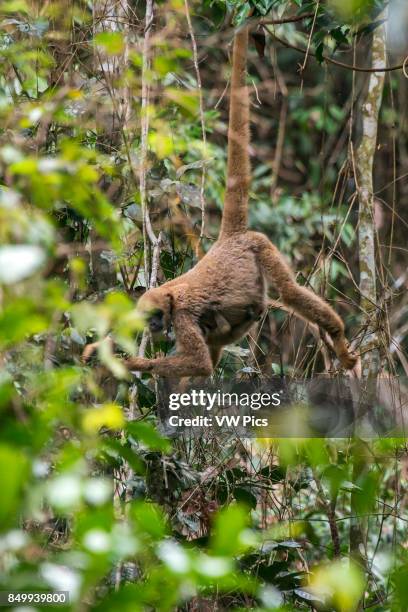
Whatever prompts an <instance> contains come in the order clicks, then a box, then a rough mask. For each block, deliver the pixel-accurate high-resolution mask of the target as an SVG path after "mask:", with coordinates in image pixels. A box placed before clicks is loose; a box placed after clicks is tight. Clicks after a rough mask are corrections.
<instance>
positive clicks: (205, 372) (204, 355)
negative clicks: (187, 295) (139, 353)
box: [125, 312, 213, 378]
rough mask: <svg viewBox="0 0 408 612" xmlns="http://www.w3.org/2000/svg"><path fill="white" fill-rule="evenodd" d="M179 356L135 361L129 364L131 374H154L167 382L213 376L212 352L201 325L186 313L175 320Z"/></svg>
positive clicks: (180, 314)
mask: <svg viewBox="0 0 408 612" xmlns="http://www.w3.org/2000/svg"><path fill="white" fill-rule="evenodd" d="M173 323H174V331H175V334H176V353H177V354H176V355H172V356H170V357H157V358H156V359H146V358H144V357H134V358H131V359H128V360H127V361H125V366H126V367H127V368H128V369H129V370H136V371H139V372H151V373H152V374H157V375H158V376H165V377H167V378H172V377H174V378H180V377H182V376H209V375H210V374H211V373H212V371H213V364H212V361H211V356H210V351H209V349H208V346H207V344H206V343H205V340H204V337H203V335H202V333H201V330H200V328H199V326H198V325H197V323H196V322H195V321H193V319H192V318H191V317H190V316H189V315H188V314H186V313H182V312H179V313H177V314H176V315H175V316H174V320H173Z"/></svg>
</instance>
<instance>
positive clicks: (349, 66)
mask: <svg viewBox="0 0 408 612" xmlns="http://www.w3.org/2000/svg"><path fill="white" fill-rule="evenodd" d="M263 27H264V28H265V30H267V31H268V32H269V34H270V35H271V36H273V38H275V40H277V41H278V42H280V43H281V45H283V46H284V47H288V49H294V50H295V51H298V52H299V53H303V54H306V49H302V48H301V47H297V46H296V45H293V44H292V43H289V42H288V41H287V40H284V39H283V38H281V37H280V36H277V34H275V32H272V31H271V30H270V29H269V28H268V27H267V26H263ZM309 55H311V56H312V57H316V53H314V52H313V51H309ZM322 58H323V60H324V61H325V62H329V63H330V64H334V65H335V66H340V68H346V69H347V70H354V71H355V72H392V71H393V70H404V67H405V66H406V63H407V61H408V57H407V58H405V60H404V62H403V63H402V64H398V65H396V66H383V67H382V68H362V67H361V66H355V65H352V64H345V63H344V62H339V61H338V60H335V59H333V58H331V57H328V56H327V55H324V54H323V55H322ZM407 78H408V76H407Z"/></svg>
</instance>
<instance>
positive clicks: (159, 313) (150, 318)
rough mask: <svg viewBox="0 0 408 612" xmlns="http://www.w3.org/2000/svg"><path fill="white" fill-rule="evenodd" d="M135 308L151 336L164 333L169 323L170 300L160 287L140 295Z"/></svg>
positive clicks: (169, 296) (168, 294) (168, 295)
mask: <svg viewBox="0 0 408 612" xmlns="http://www.w3.org/2000/svg"><path fill="white" fill-rule="evenodd" d="M137 308H138V310H139V311H140V312H141V314H142V315H143V317H144V318H145V320H146V322H147V324H148V326H149V329H150V331H151V332H152V334H158V333H160V332H163V331H166V330H167V329H168V328H169V327H170V323H171V310H172V298H171V295H170V293H168V292H167V291H165V290H164V289H163V288H162V287H155V288H154V289H149V291H146V293H144V294H143V295H142V297H141V298H140V299H139V301H138V303H137Z"/></svg>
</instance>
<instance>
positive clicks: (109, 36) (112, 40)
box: [94, 32, 125, 55]
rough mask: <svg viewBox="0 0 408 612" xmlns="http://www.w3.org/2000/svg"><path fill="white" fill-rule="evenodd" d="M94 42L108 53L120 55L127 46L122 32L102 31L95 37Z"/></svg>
mask: <svg viewBox="0 0 408 612" xmlns="http://www.w3.org/2000/svg"><path fill="white" fill-rule="evenodd" d="M94 42H95V44H96V45H98V46H99V47H102V48H103V50H104V51H105V52H106V53H107V54H108V55H120V54H121V53H123V50H124V48H125V43H124V39H123V35H122V34H121V33H120V32H100V33H99V34H96V36H95V37H94Z"/></svg>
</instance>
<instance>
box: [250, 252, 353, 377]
mask: <svg viewBox="0 0 408 612" xmlns="http://www.w3.org/2000/svg"><path fill="white" fill-rule="evenodd" d="M259 257H260V262H261V265H262V268H263V270H264V272H265V274H266V276H267V278H268V280H269V281H270V282H271V283H272V284H273V286H274V287H275V288H276V289H277V290H278V291H279V293H280V296H281V299H282V301H283V302H284V303H285V304H286V305H287V306H289V307H290V308H292V309H293V310H294V311H295V312H296V313H298V314H299V315H300V316H301V317H302V318H304V319H306V320H307V321H311V322H312V323H316V324H317V325H318V326H319V327H321V328H322V329H324V330H325V331H326V332H327V333H328V334H329V336H330V337H331V338H332V340H333V348H334V350H335V352H336V355H337V357H338V358H339V360H340V363H341V365H342V366H343V367H344V368H347V369H351V368H353V367H354V366H355V364H356V361H357V358H356V356H355V355H353V354H352V353H351V352H350V351H349V348H348V343H347V340H346V338H345V336H344V323H343V321H342V320H341V319H340V317H339V315H338V314H337V313H336V312H334V310H333V309H332V308H331V306H329V304H327V302H325V301H324V300H322V298H320V297H319V296H317V295H316V294H315V293H313V291H311V290H310V289H307V288H306V287H301V286H300V285H298V284H297V282H296V280H295V278H294V275H293V272H292V270H291V269H290V268H289V266H288V265H287V264H286V262H285V261H284V259H283V256H282V255H281V253H279V251H278V249H277V248H276V247H275V246H274V245H273V244H272V243H270V242H269V241H268V242H267V243H266V241H265V242H263V245H262V248H261V249H260V251H259Z"/></svg>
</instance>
